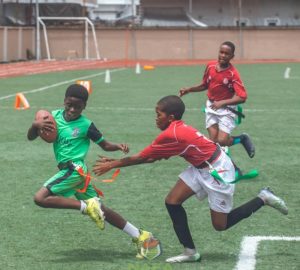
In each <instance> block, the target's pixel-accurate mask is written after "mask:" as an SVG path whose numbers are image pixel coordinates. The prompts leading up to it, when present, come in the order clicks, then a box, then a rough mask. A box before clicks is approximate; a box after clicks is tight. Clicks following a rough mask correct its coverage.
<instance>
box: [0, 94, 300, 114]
mask: <svg viewBox="0 0 300 270" xmlns="http://www.w3.org/2000/svg"><path fill="white" fill-rule="evenodd" d="M23 93H25V92H23ZM0 100H1V97H0ZM11 108H12V107H11V106H1V109H11ZM30 108H31V109H39V108H40V107H39V106H30ZM43 109H45V110H46V109H49V110H51V109H53V107H49V106H43ZM87 110H89V111H125V112H126V111H135V112H149V111H150V112H155V108H154V106H153V108H138V107H102V106H99V107H92V106H87ZM185 110H186V111H188V112H197V113H198V112H200V110H201V108H186V109H185ZM299 110H300V109H286V110H283V109H281V110H278V109H273V110H271V109H270V110H265V109H244V110H243V111H244V112H248V113H299Z"/></svg>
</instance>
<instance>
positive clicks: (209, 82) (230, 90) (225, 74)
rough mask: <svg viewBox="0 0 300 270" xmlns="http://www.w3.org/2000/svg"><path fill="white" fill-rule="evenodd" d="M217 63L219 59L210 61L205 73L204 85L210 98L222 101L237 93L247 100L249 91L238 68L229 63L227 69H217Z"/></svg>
mask: <svg viewBox="0 0 300 270" xmlns="http://www.w3.org/2000/svg"><path fill="white" fill-rule="evenodd" d="M217 64H218V61H212V62H209V63H208V64H207V66H206V69H205V72H204V75H203V79H202V85H204V86H205V87H206V88H207V89H208V91H207V97H208V99H210V100H212V101H220V100H224V99H230V98H232V97H233V96H234V94H236V95H237V96H239V97H241V98H242V99H244V100H246V99H247V92H246V89H245V87H244V85H243V82H242V80H241V78H240V75H239V73H238V71H237V70H236V68H235V67H234V66H233V65H232V64H230V63H229V67H228V68H227V69H225V70H222V71H217Z"/></svg>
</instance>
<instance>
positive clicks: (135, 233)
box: [123, 221, 140, 238]
mask: <svg viewBox="0 0 300 270" xmlns="http://www.w3.org/2000/svg"><path fill="white" fill-rule="evenodd" d="M123 232H125V233H127V234H128V235H130V236H131V237H133V238H138V237H139V236H140V231H139V229H138V228H137V227H135V226H133V225H132V224H131V223H130V222H128V221H127V222H126V224H125V227H124V228H123Z"/></svg>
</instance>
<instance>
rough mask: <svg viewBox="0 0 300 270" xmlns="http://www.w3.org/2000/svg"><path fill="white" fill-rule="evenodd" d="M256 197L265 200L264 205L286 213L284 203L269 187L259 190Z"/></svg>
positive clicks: (286, 209)
mask: <svg viewBox="0 0 300 270" xmlns="http://www.w3.org/2000/svg"><path fill="white" fill-rule="evenodd" d="M258 197H259V198H261V199H262V200H263V201H264V202H265V205H269V206H271V207H273V208H275V209H277V210H278V211H279V212H280V213H282V214H284V215H287V214H288V208H287V206H286V205H285V202H284V200H282V199H281V198H279V197H277V196H276V195H275V194H274V193H273V191H272V190H271V189H270V188H269V187H267V188H263V189H262V190H261V191H260V192H259V194H258Z"/></svg>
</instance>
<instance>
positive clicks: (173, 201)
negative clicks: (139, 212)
mask: <svg viewBox="0 0 300 270" xmlns="http://www.w3.org/2000/svg"><path fill="white" fill-rule="evenodd" d="M180 203H181V202H179V201H178V200H177V198H176V197H173V196H170V195H168V196H167V197H166V198H165V204H166V205H170V204H171V205H177V204H180Z"/></svg>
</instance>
